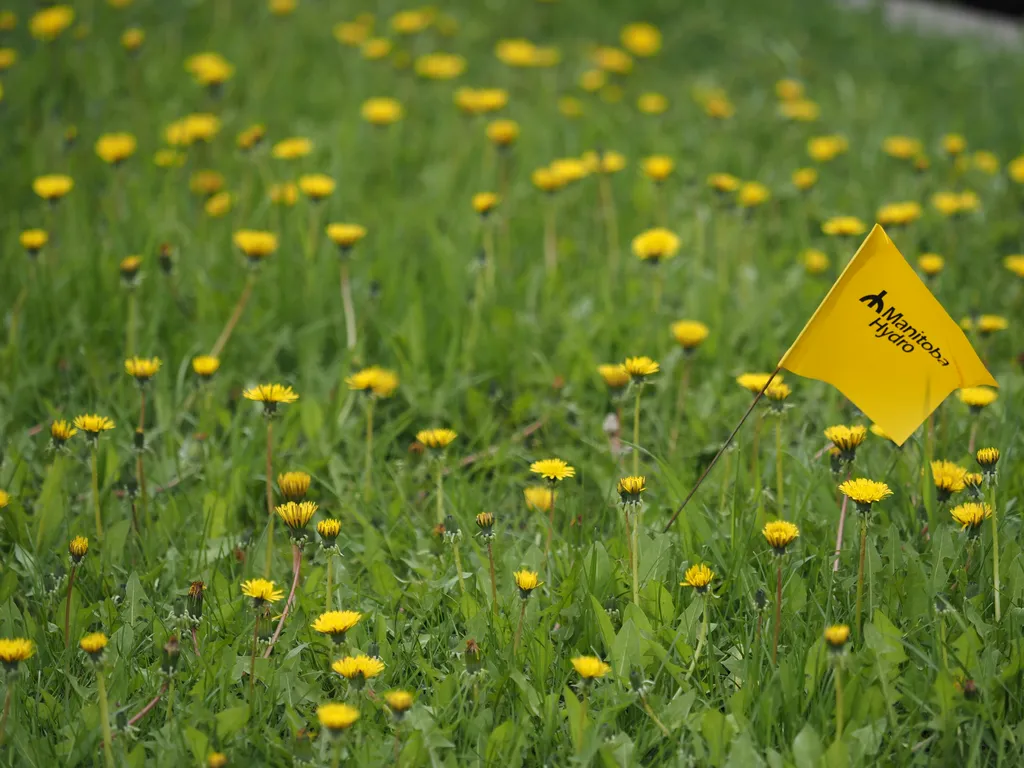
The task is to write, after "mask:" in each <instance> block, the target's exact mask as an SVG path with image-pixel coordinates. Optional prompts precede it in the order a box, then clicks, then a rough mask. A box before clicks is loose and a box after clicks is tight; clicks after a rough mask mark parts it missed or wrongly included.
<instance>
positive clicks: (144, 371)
mask: <svg viewBox="0 0 1024 768" xmlns="http://www.w3.org/2000/svg"><path fill="white" fill-rule="evenodd" d="M124 370H125V373H127V374H128V375H129V376H132V377H133V378H134V379H135V381H137V382H138V383H139V384H145V383H147V382H148V381H149V380H150V379H152V378H153V377H154V376H156V374H157V371H159V370H160V358H159V357H130V358H128V359H127V360H125V361H124Z"/></svg>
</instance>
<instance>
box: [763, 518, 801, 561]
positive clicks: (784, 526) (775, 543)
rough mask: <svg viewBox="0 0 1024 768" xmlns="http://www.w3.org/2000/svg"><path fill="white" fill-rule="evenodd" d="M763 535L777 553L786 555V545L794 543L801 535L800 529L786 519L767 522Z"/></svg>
mask: <svg viewBox="0 0 1024 768" xmlns="http://www.w3.org/2000/svg"><path fill="white" fill-rule="evenodd" d="M761 535H762V536H764V538H765V541H767V542H768V544H769V545H770V546H771V547H772V549H774V550H775V553H776V554H779V555H784V554H786V547H788V546H789V545H790V544H792V543H793V542H794V541H795V540H796V538H797V537H798V536H799V535H800V529H799V528H797V527H796V526H795V525H793V523H790V522H787V521H786V520H773V521H771V522H770V523H765V526H764V529H763V530H762V531H761Z"/></svg>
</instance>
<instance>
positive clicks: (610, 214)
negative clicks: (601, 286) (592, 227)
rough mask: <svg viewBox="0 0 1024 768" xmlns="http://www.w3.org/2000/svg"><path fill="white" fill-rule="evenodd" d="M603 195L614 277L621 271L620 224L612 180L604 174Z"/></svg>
mask: <svg viewBox="0 0 1024 768" xmlns="http://www.w3.org/2000/svg"><path fill="white" fill-rule="evenodd" d="M598 188H599V191H600V195H601V213H602V217H603V218H604V226H605V232H606V233H607V235H608V272H609V275H611V276H614V275H615V274H616V273H617V272H618V270H619V223H618V219H617V218H616V217H615V200H614V198H613V197H612V184H611V179H610V178H609V177H608V174H607V173H602V174H601V178H600V179H599V181H598Z"/></svg>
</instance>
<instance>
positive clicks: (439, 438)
mask: <svg viewBox="0 0 1024 768" xmlns="http://www.w3.org/2000/svg"><path fill="white" fill-rule="evenodd" d="M458 436H459V434H458V433H457V432H456V431H455V430H453V429H423V430H420V431H419V432H417V433H416V440H417V442H419V443H421V444H422V445H423V446H425V447H426V448H433V449H435V450H438V451H443V450H444V449H445V448H447V447H448V446H449V445H450V444H451V442H452V441H453V440H454V439H455V438H456V437H458Z"/></svg>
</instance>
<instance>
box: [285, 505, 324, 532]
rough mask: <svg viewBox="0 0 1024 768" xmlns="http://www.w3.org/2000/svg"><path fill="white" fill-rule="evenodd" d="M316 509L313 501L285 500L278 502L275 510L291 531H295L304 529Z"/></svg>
mask: <svg viewBox="0 0 1024 768" xmlns="http://www.w3.org/2000/svg"><path fill="white" fill-rule="evenodd" d="M317 509H318V507H317V503H316V502H315V501H299V502H296V501H286V502H285V503H284V504H279V505H278V506H277V507H276V508H275V511H276V512H277V514H278V517H280V518H281V519H282V520H283V521H284V524H285V525H287V526H288V528H289V529H291V531H292V533H296V532H301V531H303V530H305V528H306V525H307V524H308V523H309V521H310V520H312V519H313V515H315V514H316V511H317Z"/></svg>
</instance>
